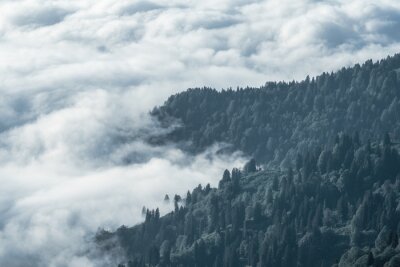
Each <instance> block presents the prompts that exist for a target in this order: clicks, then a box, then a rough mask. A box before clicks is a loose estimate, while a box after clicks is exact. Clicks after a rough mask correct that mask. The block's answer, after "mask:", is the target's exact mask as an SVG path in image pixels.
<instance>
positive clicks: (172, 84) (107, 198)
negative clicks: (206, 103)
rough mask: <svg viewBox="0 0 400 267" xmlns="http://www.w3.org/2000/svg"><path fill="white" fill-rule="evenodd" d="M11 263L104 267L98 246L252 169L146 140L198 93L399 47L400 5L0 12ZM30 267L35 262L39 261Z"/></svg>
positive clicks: (39, 6)
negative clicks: (167, 111) (104, 236)
mask: <svg viewBox="0 0 400 267" xmlns="http://www.w3.org/2000/svg"><path fill="white" fill-rule="evenodd" d="M0 10H1V11H2V16H1V18H0V58H1V60H0V77H1V78H0V92H1V95H0V179H1V186H0V265H1V266H21V265H29V266H99V265H100V264H101V263H100V262H101V261H103V260H105V259H98V260H96V259H93V257H91V256H88V255H92V254H91V253H90V252H91V251H92V249H93V248H92V247H91V245H90V244H91V241H90V240H91V238H93V235H94V233H95V232H96V231H97V229H98V228H99V227H102V228H109V229H115V228H117V227H119V226H120V225H123V224H124V225H134V224H135V223H138V222H140V221H141V220H142V217H141V212H140V211H141V209H142V207H143V206H146V207H149V208H156V207H160V209H161V213H162V214H165V213H166V212H168V211H169V210H171V206H168V205H165V204H164V203H163V198H164V195H165V194H169V195H170V196H171V195H174V194H176V193H177V194H185V192H186V191H187V190H189V189H192V188H193V187H194V186H197V185H198V184H200V183H201V184H203V185H205V184H207V183H211V185H216V184H217V181H218V180H219V179H220V177H221V175H222V172H223V170H224V169H231V168H233V167H241V166H242V165H243V163H244V162H245V161H246V160H247V158H246V157H245V156H244V155H242V154H241V153H240V152H236V153H235V154H234V155H229V157H228V156H224V155H220V154H218V153H217V151H218V150H219V148H220V146H222V145H223V144H216V145H215V146H213V147H210V148H209V149H208V150H207V151H206V152H204V153H202V154H200V155H196V156H193V155H188V154H186V153H185V152H183V151H182V150H180V149H179V148H178V147H176V146H174V145H173V144H169V145H164V146H158V147H155V146H151V145H149V144H147V143H146V142H145V138H146V136H148V135H149V134H154V133H161V132H163V131H168V129H162V128H160V127H159V125H158V124H157V122H155V121H154V120H153V119H152V118H151V117H150V116H149V115H148V112H149V110H151V109H152V108H153V107H154V106H156V105H161V104H162V103H163V101H164V100H166V99H167V97H168V96H169V95H171V94H174V93H177V92H180V91H182V90H185V89H186V88H189V87H201V86H210V87H215V88H217V89H221V88H227V87H233V88H235V87H236V86H259V85H262V84H264V83H265V82H266V81H268V80H292V79H297V80H299V79H303V78H304V77H305V76H306V75H316V74H318V73H320V72H322V71H333V70H336V69H337V68H339V67H341V66H343V65H347V66H349V65H352V64H354V63H357V62H362V61H364V60H367V59H369V58H372V59H378V58H382V57H385V56H387V54H391V53H395V52H398V51H399V48H400V44H399V40H400V35H399V34H397V31H396V29H397V28H398V27H399V24H400V16H399V15H398V14H399V10H400V4H399V3H398V2H397V1H389V0H387V1H386V0H385V1H380V3H379V4H376V1H361V0H360V1H352V2H351V3H347V2H343V1H311V0H309V1H307V0H303V1H297V2H296V4H293V2H292V1H273V0H268V1H240V0H238V1H218V3H215V1H201V2H198V1H172V2H171V1H158V2H157V3H155V2H149V1H129V0H126V1H118V2H115V1H111V0H110V1H109V0H106V1H100V2H99V1H93V0H87V1H62V0H56V1H50V0H47V1H39V0H21V1H9V0H3V1H1V3H0ZM28 263H29V264H28Z"/></svg>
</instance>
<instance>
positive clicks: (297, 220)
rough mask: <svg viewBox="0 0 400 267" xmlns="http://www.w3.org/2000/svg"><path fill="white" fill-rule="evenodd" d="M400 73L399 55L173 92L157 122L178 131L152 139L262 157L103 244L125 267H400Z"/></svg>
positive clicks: (105, 235)
mask: <svg viewBox="0 0 400 267" xmlns="http://www.w3.org/2000/svg"><path fill="white" fill-rule="evenodd" d="M399 70H400V55H395V56H394V57H388V58H387V59H385V60H382V61H379V62H376V63H373V62H372V61H367V62H366V63H364V64H363V65H362V66H360V65H358V64H357V65H355V66H354V67H352V68H343V69H341V70H340V71H338V72H336V73H330V74H329V73H324V74H322V75H320V76H318V77H316V78H312V79H310V78H309V77H307V78H306V79H305V80H304V81H301V82H290V83H284V82H279V83H267V84H266V85H265V86H263V87H261V88H246V89H241V88H240V89H238V90H235V91H234V90H231V89H229V90H222V91H221V92H218V91H216V90H213V89H208V88H204V89H190V90H188V91H186V92H184V93H180V94H177V95H174V96H171V97H170V98H169V99H168V100H167V101H166V103H165V104H164V105H163V106H161V107H158V108H155V109H154V110H153V111H152V115H153V116H154V117H156V118H157V119H158V120H159V121H160V123H161V124H162V125H163V126H165V127H169V126H171V124H173V123H176V122H178V123H179V124H180V127H177V128H174V130H173V131H172V132H170V133H169V134H168V135H166V136H153V137H151V138H150V141H151V142H153V143H160V142H166V141H177V142H180V141H184V142H182V144H184V148H186V149H189V150H191V151H192V152H199V151H202V150H204V149H205V148H207V147H208V146H209V145H211V144H213V143H215V142H226V143H230V144H231V145H232V148H233V149H234V150H241V151H244V152H245V153H247V154H248V155H251V156H252V157H254V159H252V160H250V161H249V162H248V163H247V164H246V165H245V166H244V168H243V169H241V170H239V169H236V168H235V169H233V170H232V171H231V172H230V171H228V170H225V172H224V173H223V175H222V179H221V181H220V183H219V185H218V188H211V187H210V185H209V184H207V185H206V186H205V187H204V188H203V187H202V186H201V185H199V186H198V187H196V188H195V189H194V190H192V191H188V192H187V194H186V198H184V199H182V198H181V197H180V196H179V195H175V197H174V210H173V211H172V212H170V213H168V214H166V215H165V216H162V217H160V214H159V212H158V209H157V210H148V209H146V208H143V213H144V215H145V221H144V222H143V223H142V224H139V225H136V226H134V227H129V228H128V227H125V226H122V227H120V228H119V229H118V230H117V231H116V232H107V231H100V232H99V233H98V234H97V236H96V242H97V244H99V245H100V247H101V248H103V249H104V252H105V253H108V252H109V251H112V248H113V247H114V248H120V249H122V250H123V251H125V255H126V260H125V261H124V262H122V263H121V266H125V267H126V266H138V267H142V266H198V267H200V266H204V267H205V266H207V267H208V266H215V267H217V266H218V267H219V266H226V267H232V266H254V267H256V266H260V267H263V266H273V267H291V266H296V267H314V266H317V267H320V266H324V267H325V266H340V267H344V266H376V267H378V266H379V267H380V266H382V267H383V266H385V267H386V266H400V246H399V235H400V156H399V148H400V147H399V140H400V117H399V116H400V115H399V114H400V88H399V86H400V75H399V74H398V72H399ZM344 133H352V134H351V135H347V134H344ZM378 139H379V141H378ZM370 140H375V141H370ZM186 141H189V142H186ZM188 144H189V145H188ZM225 152H226V151H225ZM228 152H229V151H228ZM255 159H257V161H258V162H261V163H262V167H263V168H264V170H262V169H258V168H257V165H256V161H255ZM278 166H280V167H285V168H277V167H278ZM286 168H287V171H286V170H285V171H281V170H283V169H286ZM171 178H173V177H171Z"/></svg>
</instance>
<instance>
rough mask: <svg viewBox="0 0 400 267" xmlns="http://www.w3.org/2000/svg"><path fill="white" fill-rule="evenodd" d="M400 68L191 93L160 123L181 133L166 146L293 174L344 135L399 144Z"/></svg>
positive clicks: (379, 65)
mask: <svg viewBox="0 0 400 267" xmlns="http://www.w3.org/2000/svg"><path fill="white" fill-rule="evenodd" d="M399 68H400V55H399V54H398V55H395V56H393V57H388V58H387V59H385V60H381V61H379V62H376V63H373V62H372V61H371V60H369V61H367V62H365V63H364V64H363V65H361V66H360V65H355V66H354V67H351V68H342V69H341V70H339V71H337V72H335V73H323V74H322V75H320V76H318V77H316V78H312V79H310V78H309V77H307V78H306V79H305V80H304V81H301V82H289V83H287V82H278V83H276V82H269V83H266V84H265V86H263V87H260V88H240V89H237V90H230V89H229V90H222V91H217V90H215V89H209V88H203V89H189V90H187V91H185V92H183V93H179V94H177V95H173V96H171V97H170V98H169V99H168V100H167V101H166V102H165V103H164V105H163V106H161V107H158V108H155V109H154V110H153V111H152V115H153V116H155V117H156V118H157V119H158V120H160V121H161V122H162V123H163V125H164V126H166V127H167V126H170V125H171V123H178V124H179V125H180V126H181V127H178V128H176V129H175V130H174V131H173V132H172V133H171V134H170V135H169V136H165V137H164V138H166V139H167V140H170V141H174V142H181V143H182V142H183V141H189V142H190V145H189V146H186V148H189V149H190V150H192V151H195V152H198V151H201V150H203V149H205V148H206V147H208V146H209V145H210V144H212V143H215V142H226V143H229V144H232V145H233V149H237V150H241V151H243V152H246V153H247V154H249V155H251V156H253V157H255V158H256V159H257V160H259V161H260V162H262V163H270V164H274V165H279V164H281V162H282V161H283V163H284V164H283V166H285V167H287V166H289V165H288V162H290V161H292V160H293V159H295V156H296V154H297V151H306V150H309V149H312V148H314V147H316V146H317V145H322V146H323V145H326V144H327V142H328V141H329V140H332V139H333V137H334V136H335V135H336V134H337V133H339V132H341V131H344V132H348V133H353V132H355V131H358V132H359V133H360V137H361V139H362V140H367V139H368V138H377V137H378V138H380V137H381V136H383V134H384V133H385V132H389V133H390V134H391V136H392V137H393V138H395V139H397V138H398V137H399V136H400V88H399V85H400V74H399ZM287 152H289V153H288V154H287ZM286 155H287V157H286ZM285 159H286V160H285Z"/></svg>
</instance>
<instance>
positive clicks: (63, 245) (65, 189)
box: [0, 90, 245, 267]
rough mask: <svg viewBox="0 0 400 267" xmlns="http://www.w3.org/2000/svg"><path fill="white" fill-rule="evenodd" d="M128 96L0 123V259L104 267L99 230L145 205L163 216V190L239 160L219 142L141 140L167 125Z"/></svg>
mask: <svg viewBox="0 0 400 267" xmlns="http://www.w3.org/2000/svg"><path fill="white" fill-rule="evenodd" d="M124 99H126V95H124V94H120V95H118V94H112V93H109V92H106V91H102V90H94V91H91V92H85V93H80V94H77V95H75V96H71V97H70V98H69V99H67V100H66V101H65V102H64V104H63V105H62V106H58V107H57V108H54V110H51V109H49V111H48V112H47V113H43V114H41V115H40V116H37V117H34V118H32V119H31V120H27V121H25V122H20V123H19V124H18V123H17V124H16V125H14V126H13V127H9V128H7V129H3V131H2V133H1V136H0V140H1V141H0V143H1V147H0V176H1V186H0V265H1V266H11V267H12V266H101V265H103V264H104V265H105V266H109V264H110V262H108V259H105V258H102V257H99V258H97V256H98V255H100V254H96V249H95V247H93V245H94V244H93V242H92V240H93V236H94V234H95V232H96V231H97V230H98V228H99V227H104V228H106V229H116V228H117V227H118V226H120V225H128V226H131V225H134V224H135V223H138V222H140V221H141V220H142V219H143V218H142V215H141V209H142V207H143V206H144V205H145V206H146V207H148V208H150V209H153V208H156V207H159V208H160V210H161V214H165V213H166V212H168V211H170V210H171V209H172V206H173V204H172V203H170V204H169V205H168V204H165V203H164V201H163V200H164V196H165V194H169V195H170V196H173V195H174V194H175V193H177V194H181V195H183V194H185V193H186V191H187V190H189V189H193V188H194V187H195V186H197V185H198V184H200V183H201V184H203V185H205V184H207V183H211V185H216V183H217V181H218V180H219V179H220V177H221V176H222V172H223V170H224V169H225V168H228V169H230V168H233V167H240V166H242V164H243V162H244V161H245V159H244V157H243V156H242V155H240V154H238V153H237V154H234V156H233V157H232V156H229V157H227V156H223V155H220V154H219V153H217V151H218V150H219V149H220V146H219V145H216V146H214V147H211V148H210V149H208V150H207V151H205V152H204V153H202V154H200V155H198V156H191V155H187V154H185V153H184V152H183V151H181V150H179V149H178V148H176V147H174V146H171V145H165V146H162V147H154V146H150V145H148V144H146V143H145V142H144V141H143V139H144V137H146V136H148V134H150V133H160V131H164V130H162V129H160V128H159V127H158V126H157V124H156V123H155V122H154V121H152V120H151V118H150V117H149V116H148V115H147V113H146V112H142V111H140V109H136V108H132V105H131V103H129V102H127V101H125V100H124ZM32 101H33V102H34V100H32ZM32 101H31V102H32ZM31 104H32V103H31Z"/></svg>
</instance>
